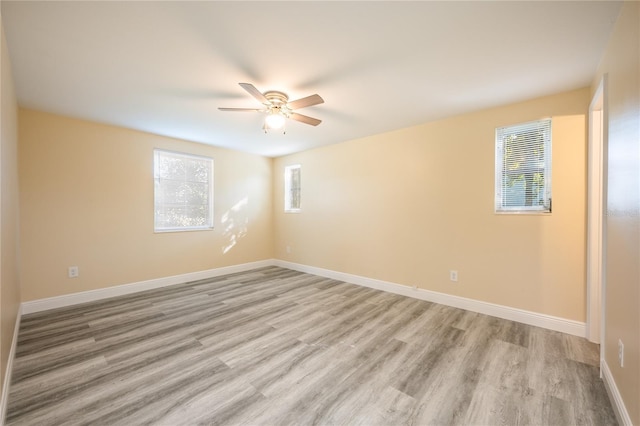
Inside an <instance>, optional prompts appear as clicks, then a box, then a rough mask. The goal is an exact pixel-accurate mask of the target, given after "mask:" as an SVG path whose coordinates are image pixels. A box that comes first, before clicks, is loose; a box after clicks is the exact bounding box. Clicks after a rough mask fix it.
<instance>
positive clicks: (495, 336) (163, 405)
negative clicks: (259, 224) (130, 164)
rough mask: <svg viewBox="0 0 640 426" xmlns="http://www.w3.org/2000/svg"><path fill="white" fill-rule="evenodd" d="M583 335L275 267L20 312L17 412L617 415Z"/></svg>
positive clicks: (338, 418) (125, 421)
mask: <svg viewBox="0 0 640 426" xmlns="http://www.w3.org/2000/svg"><path fill="white" fill-rule="evenodd" d="M597 365H598V349H597V346H596V345H593V344H590V343H589V342H587V341H586V340H585V339H581V338H577V337H574V336H569V335H564V334H561V333H557V332H553V331H548V330H544V329H540V328H536V327H530V326H526V325H523V324H519V323H515V322H511V321H506V320H502V319H497V318H493V317H489V316H485V315H480V314H476V313H473V312H467V311H463V310H460V309H454V308H450V307H446V306H442V305H437V304H433V303H429V302H424V301H420V300H416V299H411V298H407V297H402V296H397V295H393V294H388V293H384V292H381V291H377V290H373V289H368V288H364V287H358V286H355V285H351V284H346V283H342V282H339V281H335V280H331V279H326V278H322V277H317V276H313V275H308V274H304V273H300V272H295V271H291V270H287V269H282V268H278V267H269V268H263V269H259V270H254V271H250V272H244V273H239V274H233V275H228V276H224V277H218V278H214V279H209V280H203V281H198V282H193V283H188V284H182V285H177V286H173V287H166V288H164V289H159V290H153V291H148V292H144V293H137V294H134V295H130V296H125V297H120V298H114V299H109V300H106V301H101V302H96V303H90V304H85V305H80V306H75V307H70V308H64V309H58V310H54V311H48V312H42V313H38V314H32V315H27V316H25V317H24V318H23V319H22V324H21V328H20V334H19V341H18V346H17V354H16V358H15V361H14V371H13V380H12V385H11V391H10V397H9V407H8V413H7V423H8V424H10V425H18V424H20V425H57V424H64V425H76V424H87V425H89V424H91V425H138V424H158V425H195V424H207V425H209V424H211V425H214V424H216V425H217V424H221V425H310V424H324V425H334V424H348V425H409V424H410V425H431V424H437V425H440V424H477V425H516V424H532V425H533V424H535V425H542V424H545V425H570V424H580V425H608V424H615V417H614V414H613V411H612V409H611V405H610V403H609V400H608V398H607V395H606V392H605V389H604V386H603V383H602V381H601V380H600V379H599V375H598V367H597Z"/></svg>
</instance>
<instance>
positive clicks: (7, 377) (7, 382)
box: [0, 306, 22, 426]
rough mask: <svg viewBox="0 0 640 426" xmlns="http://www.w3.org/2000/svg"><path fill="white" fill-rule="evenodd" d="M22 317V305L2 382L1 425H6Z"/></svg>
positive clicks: (0, 401) (14, 328)
mask: <svg viewBox="0 0 640 426" xmlns="http://www.w3.org/2000/svg"><path fill="white" fill-rule="evenodd" d="M21 319H22V307H21V306H19V307H18V314H17V315H16V325H15V326H14V327H13V339H11V349H10V350H9V358H8V359H7V368H6V370H5V373H4V383H3V384H2V396H1V397H0V426H3V425H4V419H5V417H6V415H7V403H8V402H9V389H10V386H11V374H12V372H13V360H14V358H15V357H16V347H17V346H18V331H19V330H20V320H21Z"/></svg>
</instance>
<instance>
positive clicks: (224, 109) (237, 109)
mask: <svg viewBox="0 0 640 426" xmlns="http://www.w3.org/2000/svg"><path fill="white" fill-rule="evenodd" d="M218 109H219V110H220V111H256V112H260V111H262V109H260V108H218Z"/></svg>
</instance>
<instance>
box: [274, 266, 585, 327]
mask: <svg viewBox="0 0 640 426" xmlns="http://www.w3.org/2000/svg"><path fill="white" fill-rule="evenodd" d="M274 264H275V265H276V266H281V267H283V268H288V269H293V270H296V271H300V272H306V273H308V274H314V275H319V276H322V277H326V278H332V279H336V280H340V281H344V282H348V283H351V284H357V285H361V286H364V287H370V288H374V289H376V290H382V291H386V292H389V293H395V294H400V295H402V296H408V297H413V298H415V299H421V300H426V301H428V302H434V303H439V304H442V305H447V306H451V307H454V308H460V309H465V310H467V311H472V312H478V313H481V314H485V315H490V316H493V317H498V318H503V319H507V320H511V321H516V322H520V323H523V324H528V325H533V326H536V327H542V328H546V329H549V330H555V331H559V332H562V333H566V334H571V335H574V336H580V337H585V336H586V330H587V329H586V324H585V323H583V322H579V321H574V320H569V319H565V318H559V317H554V316H551V315H545V314H539V313H536V312H531V311H525V310H522V309H516V308H511V307H508V306H503V305H496V304H493V303H488V302H482V301H479V300H474V299H467V298H465V297H460V296H453V295H450V294H445V293H438V292H435V291H430V290H425V289H421V288H417V289H414V288H413V287H409V286H406V285H401V284H396V283H392V282H388V281H381V280H376V279H373V278H367V277H363V276H360V275H352V274H347V273H344V272H337V271H332V270H329V269H322V268H317V267H315V266H308V265H302V264H299V263H293V262H287V261H284V260H279V259H276V260H275V261H274Z"/></svg>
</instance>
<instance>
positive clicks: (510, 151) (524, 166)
mask: <svg viewBox="0 0 640 426" xmlns="http://www.w3.org/2000/svg"><path fill="white" fill-rule="evenodd" d="M495 190H496V206H495V208H496V212H505V213H529V212H543V213H545V212H546V213H550V212H551V119H550V118H548V119H544V120H539V121H532V122H530V123H523V124H516V125H513V126H507V127H500V128H498V129H496V187H495Z"/></svg>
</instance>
